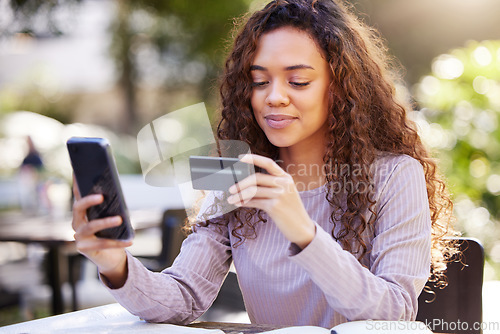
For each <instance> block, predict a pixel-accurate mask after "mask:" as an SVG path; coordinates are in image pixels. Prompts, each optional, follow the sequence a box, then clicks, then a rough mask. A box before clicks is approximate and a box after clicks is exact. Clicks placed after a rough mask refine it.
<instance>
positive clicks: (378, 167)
mask: <svg viewBox="0 0 500 334" xmlns="http://www.w3.org/2000/svg"><path fill="white" fill-rule="evenodd" d="M370 171H371V172H372V175H373V178H374V179H375V180H378V181H383V180H388V179H390V178H391V177H395V176H398V175H401V174H403V175H422V176H423V174H424V170H423V168H422V165H421V164H420V162H419V161H418V160H417V159H415V158H412V157H410V156H409V155H406V154H393V153H380V154H379V155H378V157H377V158H376V159H375V161H374V162H373V164H372V166H370Z"/></svg>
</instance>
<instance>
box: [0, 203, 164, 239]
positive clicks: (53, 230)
mask: <svg viewBox="0 0 500 334" xmlns="http://www.w3.org/2000/svg"><path fill="white" fill-rule="evenodd" d="M162 214H163V211H162V210H156V209H154V210H133V211H130V220H131V222H132V226H133V227H134V229H136V230H141V229H146V228H150V227H155V226H159V225H160V222H161V218H162ZM71 220H72V218H71V217H70V216H69V215H67V216H65V217H52V216H50V215H39V216H26V215H23V214H22V213H19V212H6V213H2V214H1V215H0V241H16V242H23V243H30V242H39V243H45V244H50V243H71V242H73V241H74V238H73V235H74V233H75V232H74V231H73V228H72V227H71Z"/></svg>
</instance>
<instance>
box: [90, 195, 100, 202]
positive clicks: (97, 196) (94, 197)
mask: <svg viewBox="0 0 500 334" xmlns="http://www.w3.org/2000/svg"><path fill="white" fill-rule="evenodd" d="M101 199H102V195H101V194H95V195H92V200H93V201H99V200H101Z"/></svg>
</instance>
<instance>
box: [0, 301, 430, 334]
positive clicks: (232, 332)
mask: <svg viewBox="0 0 500 334" xmlns="http://www.w3.org/2000/svg"><path fill="white" fill-rule="evenodd" d="M381 323H382V322H381ZM392 323H394V322H392ZM351 324H352V325H354V326H348V327H343V328H342V329H341V328H339V327H342V325H339V327H336V329H337V328H338V332H339V333H356V334H359V333H369V334H376V333H387V332H388V331H387V330H385V329H380V330H377V329H373V328H368V327H366V326H367V323H366V322H359V323H356V322H354V323H351ZM343 325H349V323H346V324H343ZM274 330H277V331H276V332H274ZM268 331H272V333H276V334H277V333H280V334H290V333H295V334H296V333H300V334H303V333H307V334H312V333H321V334H324V333H329V332H330V331H329V330H327V329H325V328H321V327H315V326H297V327H288V328H283V327H280V326H275V325H256V324H238V323H228V322H194V323H192V324H190V325H188V326H177V325H171V324H155V323H148V322H145V321H143V320H141V319H139V318H138V317H136V316H134V315H132V314H130V313H129V312H128V311H127V310H126V309H125V308H123V307H122V306H121V305H119V304H118V303H114V304H108V305H104V306H98V307H93V308H89V309H85V310H81V311H76V312H71V313H66V314H61V315H56V316H52V317H47V318H43V319H37V320H32V321H26V322H22V323H19V324H14V325H10V326H5V327H0V333H2V334H14V333H16V334H18V333H31V332H33V333H51V334H62V333H69V332H70V333H92V334H99V333H138V332H144V333H148V334H149V333H169V334H209V333H213V334H220V333H224V334H255V333H263V332H268ZM389 332H391V333H407V334H410V333H411V334H415V333H424V332H425V333H432V332H430V331H421V330H415V329H414V328H413V329H410V328H408V330H395V331H394V330H392V331H389Z"/></svg>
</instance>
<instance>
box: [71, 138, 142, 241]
mask: <svg viewBox="0 0 500 334" xmlns="http://www.w3.org/2000/svg"><path fill="white" fill-rule="evenodd" d="M66 145H67V148H68V152H69V156H70V159H71V165H72V166H73V172H74V175H75V180H76V183H77V186H78V190H79V191H80V194H81V196H82V197H83V196H87V195H90V194H102V195H103V197H104V201H103V202H102V203H101V204H99V205H95V206H92V207H90V208H89V209H88V210H87V218H88V219H89V220H93V219H98V218H105V217H110V216H118V215H119V216H121V217H122V219H123V223H122V224H121V225H120V226H116V227H111V228H107V229H105V230H102V231H99V232H97V233H96V236H98V237H100V238H107V239H119V240H130V239H132V238H133V236H134V230H133V228H132V224H131V223H130V217H129V213H128V210H127V206H126V204H125V199H124V197H123V193H122V190H121V185H120V179H119V178H118V170H117V168H116V163H115V160H114V157H113V154H112V152H111V146H110V144H109V142H108V140H106V139H105V138H91V137H72V138H70V139H69V140H68V141H67V143H66Z"/></svg>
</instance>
